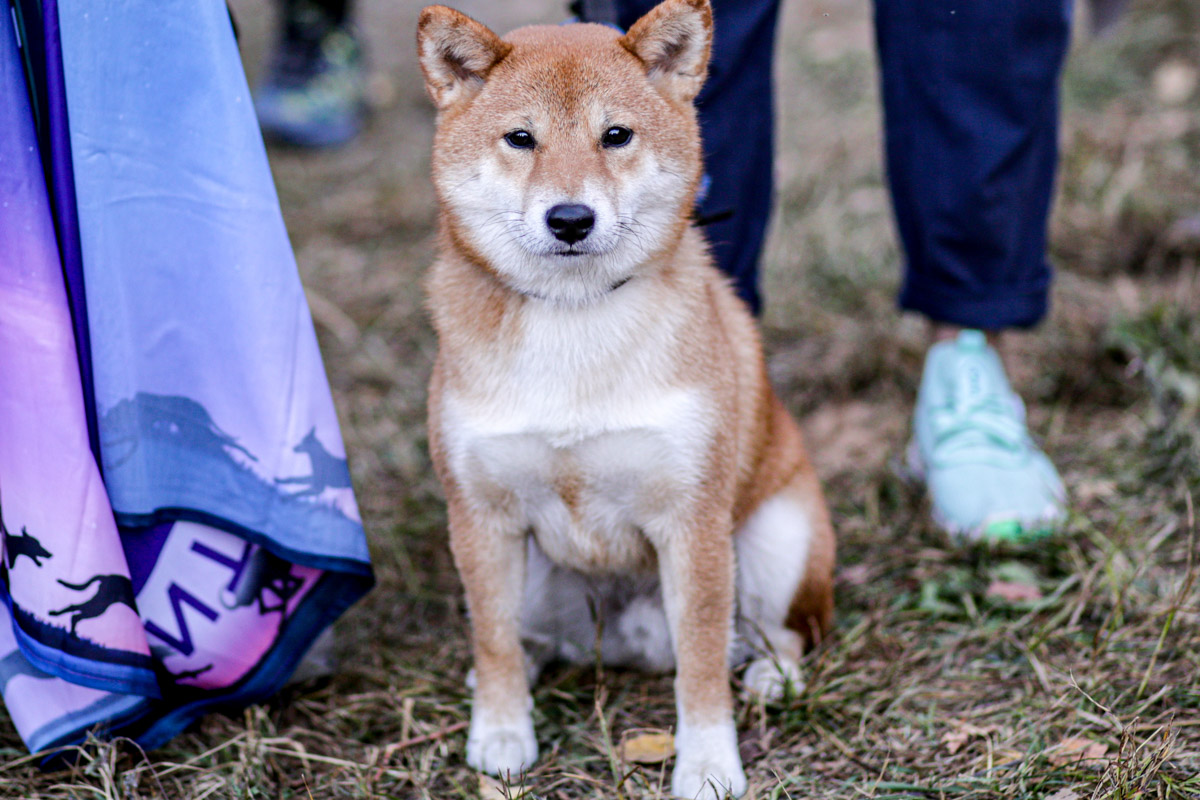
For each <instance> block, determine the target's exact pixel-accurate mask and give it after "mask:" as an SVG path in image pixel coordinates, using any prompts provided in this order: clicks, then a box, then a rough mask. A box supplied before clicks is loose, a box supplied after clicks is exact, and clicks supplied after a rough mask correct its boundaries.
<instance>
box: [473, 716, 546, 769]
mask: <svg viewBox="0 0 1200 800" xmlns="http://www.w3.org/2000/svg"><path fill="white" fill-rule="evenodd" d="M537 757H538V749H537V739H535V738H534V735H533V720H532V719H530V717H529V715H528V714H526V715H525V716H524V718H523V719H520V720H516V721H514V722H512V723H507V724H504V723H496V722H490V721H488V720H487V719H486V716H485V715H481V714H478V713H476V714H472V715H471V730H470V732H469V733H468V734H467V763H468V764H470V765H471V766H472V767H474V768H475V769H477V770H479V771H480V772H487V773H489V774H492V775H499V776H500V777H501V778H508V777H512V778H515V777H517V776H518V775H520V774H521V772H522V771H524V770H527V769H529V768H530V767H532V766H533V763H534V762H535V761H537Z"/></svg>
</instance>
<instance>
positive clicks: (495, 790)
mask: <svg viewBox="0 0 1200 800" xmlns="http://www.w3.org/2000/svg"><path fill="white" fill-rule="evenodd" d="M509 796H510V795H509V792H508V789H507V788H506V787H505V785H504V782H503V781H501V780H497V779H496V778H493V777H492V776H491V775H484V774H483V773H482V772H481V773H479V797H480V799H481V800H508V798H509Z"/></svg>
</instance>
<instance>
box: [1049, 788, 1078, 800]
mask: <svg viewBox="0 0 1200 800" xmlns="http://www.w3.org/2000/svg"><path fill="white" fill-rule="evenodd" d="M1045 800H1079V793H1078V792H1076V791H1075V790H1074V789H1059V790H1058V791H1057V792H1055V793H1054V794H1052V795H1050V796H1049V797H1047V798H1045Z"/></svg>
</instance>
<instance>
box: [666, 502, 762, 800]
mask: <svg viewBox="0 0 1200 800" xmlns="http://www.w3.org/2000/svg"><path fill="white" fill-rule="evenodd" d="M714 516H717V517H718V518H719V515H714ZM699 525H701V526H705V527H706V528H707V529H704V528H700V527H692V528H691V529H690V530H687V531H678V532H677V535H674V536H670V537H668V538H667V540H666V543H665V546H663V547H660V548H659V569H660V573H661V580H662V586H663V600H664V604H665V606H666V612H667V621H668V623H669V625H670V627H671V640H672V642H673V643H674V646H675V663H676V664H677V672H676V676H675V705H676V708H677V710H678V719H677V722H676V732H675V752H676V757H675V758H676V760H675V771H674V773H673V774H672V776H671V792H672V793H673V794H674V795H676V796H678V797H686V798H697V797H700V798H704V800H709V799H710V798H717V800H720V799H721V798H724V797H725V795H726V793H730V794H733V795H734V796H735V797H740V796H741V795H742V794H743V793H744V792H745V791H746V775H745V773H744V772H743V771H742V759H741V756H740V755H739V754H738V746H737V730H736V729H735V728H734V725H733V698H732V695H731V692H730V688H729V636H730V626H731V620H732V617H733V594H734V568H733V540H732V537H731V535H730V533H729V531H728V527H729V526H726V529H721V526H720V525H714V524H713V523H712V522H711V521H710V520H706V521H704V522H701V523H699Z"/></svg>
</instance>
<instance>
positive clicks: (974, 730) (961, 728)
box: [942, 722, 995, 755]
mask: <svg viewBox="0 0 1200 800" xmlns="http://www.w3.org/2000/svg"><path fill="white" fill-rule="evenodd" d="M950 724H952V725H953V726H954V730H952V731H950V732H948V733H947V734H946V735H945V736H943V737H942V744H944V745H945V746H946V752H948V753H949V754H950V755H954V754H955V753H957V752H958V751H959V750H961V749H962V748H963V745H965V744H966V743H967V742H969V741H971V739H973V738H975V737H983V736H987V735H988V734H989V733H991V732H992V731H994V730H995V728H981V727H979V726H978V725H972V724H970V723H969V722H952V723H950Z"/></svg>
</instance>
